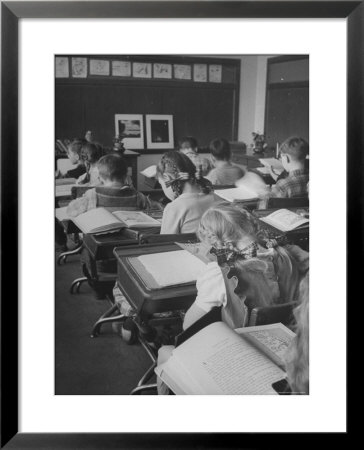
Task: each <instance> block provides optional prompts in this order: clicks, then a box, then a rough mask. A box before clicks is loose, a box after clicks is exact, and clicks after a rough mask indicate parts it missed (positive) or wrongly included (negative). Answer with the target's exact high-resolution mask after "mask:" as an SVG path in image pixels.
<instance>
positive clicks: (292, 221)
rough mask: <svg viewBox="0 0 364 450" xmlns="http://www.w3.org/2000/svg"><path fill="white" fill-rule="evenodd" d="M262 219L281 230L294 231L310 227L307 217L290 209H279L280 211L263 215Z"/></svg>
mask: <svg viewBox="0 0 364 450" xmlns="http://www.w3.org/2000/svg"><path fill="white" fill-rule="evenodd" d="M260 220H262V221H263V222H265V223H267V224H269V225H272V226H273V227H274V228H277V229H278V230H281V231H292V230H296V229H297V228H304V227H308V225H309V220H308V219H307V218H305V217H302V216H300V215H299V214H296V213H294V212H293V211H290V210H289V209H279V210H278V211H274V212H273V213H272V214H269V216H265V217H261V218H260Z"/></svg>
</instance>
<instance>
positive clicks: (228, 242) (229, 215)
mask: <svg viewBox="0 0 364 450" xmlns="http://www.w3.org/2000/svg"><path fill="white" fill-rule="evenodd" d="M256 231H257V227H256V222H255V220H254V218H253V217H252V215H251V214H250V213H249V212H248V211H246V210H240V209H238V208H235V207H233V206H231V205H230V204H224V203H220V204H218V205H216V206H212V207H211V208H209V209H208V210H207V211H206V212H205V213H204V214H203V216H202V218H201V221H200V224H199V227H198V231H197V235H198V237H199V238H200V240H201V241H204V242H206V243H207V244H210V245H212V246H213V247H215V248H225V247H229V248H232V249H234V248H236V246H237V244H238V243H239V241H241V240H242V239H246V238H250V239H251V240H252V241H256V239H257V238H256Z"/></svg>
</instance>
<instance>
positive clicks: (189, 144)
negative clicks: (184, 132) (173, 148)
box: [178, 136, 198, 149]
mask: <svg viewBox="0 0 364 450" xmlns="http://www.w3.org/2000/svg"><path fill="white" fill-rule="evenodd" d="M178 145H179V148H180V149H184V148H197V147H198V142H197V139H196V138H194V137H193V136H184V137H183V138H181V139H180V140H179V141H178Z"/></svg>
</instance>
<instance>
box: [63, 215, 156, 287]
mask: <svg viewBox="0 0 364 450" xmlns="http://www.w3.org/2000/svg"><path fill="white" fill-rule="evenodd" d="M106 209H109V208H106ZM112 209H115V208H112ZM118 209H120V208H118ZM159 232H160V227H148V228H125V229H123V230H121V231H119V232H117V233H107V234H92V233H87V234H84V235H83V247H84V248H86V249H87V250H88V252H89V256H90V259H89V261H90V269H91V273H90V275H91V278H92V279H93V280H97V281H102V279H99V275H100V274H99V273H98V270H97V262H98V261H102V260H108V261H112V260H114V259H115V256H114V254H113V250H114V248H115V247H118V246H128V245H137V244H138V243H139V240H140V236H142V235H144V234H146V233H149V234H153V233H154V234H159ZM101 277H102V278H103V276H102V275H101ZM106 278H107V281H110V280H115V279H116V270H115V273H110V274H108V275H107V277H106ZM86 281H88V279H87V277H81V278H76V279H75V280H74V281H73V282H72V284H71V287H70V292H71V293H74V292H78V291H79V289H80V287H81V285H82V283H84V282H86Z"/></svg>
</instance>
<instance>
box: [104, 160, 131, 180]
mask: <svg viewBox="0 0 364 450" xmlns="http://www.w3.org/2000/svg"><path fill="white" fill-rule="evenodd" d="M97 167H98V170H99V176H100V178H102V179H103V180H108V181H115V182H119V183H124V181H125V178H126V175H127V173H128V165H127V163H126V161H125V159H124V158H123V157H122V156H121V155H115V154H109V155H105V156H102V157H101V158H100V160H99V161H98V163H97Z"/></svg>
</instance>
